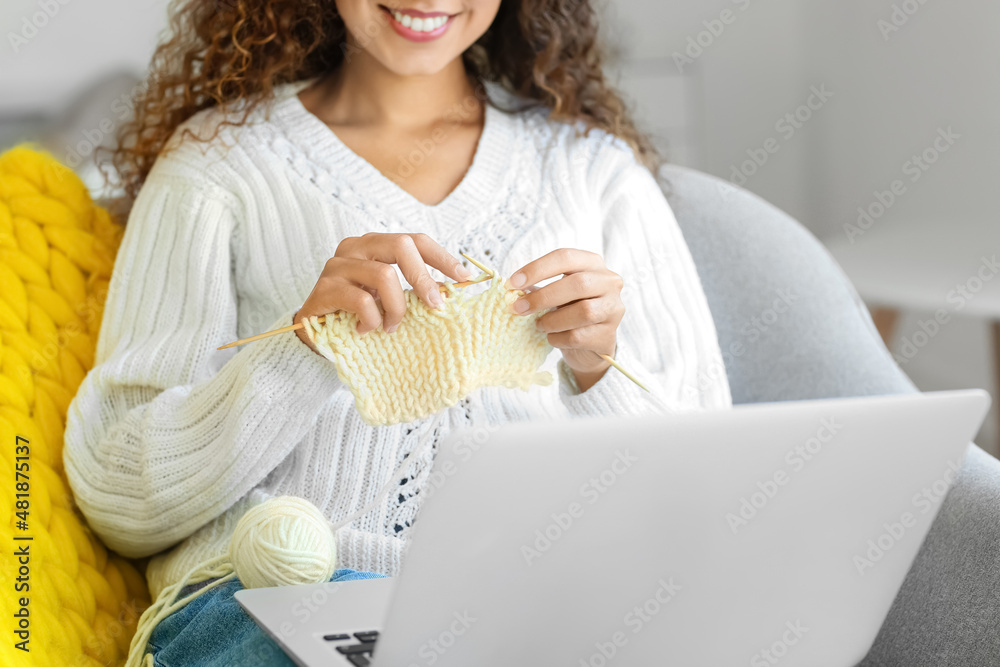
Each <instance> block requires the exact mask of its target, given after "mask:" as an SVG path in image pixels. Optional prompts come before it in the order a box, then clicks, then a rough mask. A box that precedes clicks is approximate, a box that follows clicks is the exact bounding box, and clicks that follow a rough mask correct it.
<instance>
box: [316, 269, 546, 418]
mask: <svg viewBox="0 0 1000 667" xmlns="http://www.w3.org/2000/svg"><path fill="white" fill-rule="evenodd" d="M490 275H491V276H492V280H491V283H490V286H489V288H488V289H487V290H486V291H484V292H481V293H478V294H472V293H471V292H469V291H467V290H468V288H463V287H455V286H454V285H453V284H451V283H446V284H444V285H443V286H442V290H443V291H444V294H443V295H442V296H443V297H444V306H442V307H441V308H440V309H433V308H430V307H429V306H427V305H426V304H425V303H424V302H423V301H422V300H421V299H420V298H419V297H418V296H417V295H416V294H415V293H414V292H413V290H406V292H405V296H406V315H405V316H404V317H403V320H402V322H400V324H399V328H398V329H396V331H395V332H393V333H391V334H390V333H386V332H385V331H384V330H383V329H382V328H381V327H380V328H378V329H376V330H374V331H371V332H369V333H367V334H364V335H361V334H358V333H357V323H358V317H357V315H355V314H353V313H346V312H340V313H337V314H335V315H329V316H327V317H326V318H325V321H324V322H320V321H319V316H317V315H313V316H312V317H310V318H306V319H303V326H304V328H305V330H306V334H307V335H308V336H309V339H310V340H311V341H312V342H313V344H314V345H315V346H316V348H317V349H318V350H319V351H320V353H321V354H322V355H323V356H324V357H326V358H327V359H329V360H330V361H332V362H333V363H334V364H335V365H336V367H337V374H338V376H339V377H340V379H341V381H342V382H343V383H344V384H346V385H347V386H348V387H350V389H351V391H352V393H353V394H354V399H355V404H356V405H357V408H358V412H360V413H361V416H362V418H364V420H365V421H367V422H368V423H370V424H374V425H388V424H396V423H400V422H408V421H412V420H414V419H419V418H421V417H425V416H427V415H430V414H433V413H434V412H437V411H438V410H440V409H442V408H445V407H448V406H451V405H455V404H456V403H458V402H459V401H460V400H462V398H464V397H465V396H468V395H469V394H470V393H471V392H472V391H474V390H475V389H477V388H479V387H486V386H504V387H519V388H521V389H523V390H527V389H528V388H529V387H530V386H531V385H532V384H542V385H548V384H551V383H552V381H553V377H552V374H551V373H549V372H548V371H543V372H539V371H538V368H539V366H541V364H542V363H543V362H544V361H545V358H546V357H547V356H548V354H549V352H550V351H551V350H552V346H551V345H549V342H548V339H547V336H546V334H545V332H543V331H540V330H539V329H538V328H537V327H536V326H535V321H536V320H537V319H538V318H539V317H541V316H542V315H544V314H545V311H541V312H537V313H532V314H531V315H516V314H514V313H513V312H512V311H511V309H510V304H511V303H512V302H513V301H514V300H515V299H517V298H518V297H519V296H521V295H523V294H524V293H525V292H523V291H521V290H510V289H507V288H506V287H505V286H504V279H503V278H501V277H500V276H499V275H498V274H495V273H492V274H490ZM484 277H485V276H480V278H478V279H475V280H481V279H483V278H484Z"/></svg>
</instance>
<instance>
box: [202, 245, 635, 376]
mask: <svg viewBox="0 0 1000 667" xmlns="http://www.w3.org/2000/svg"><path fill="white" fill-rule="evenodd" d="M461 254H462V256H463V257H465V258H466V259H467V260H469V261H470V262H472V263H473V264H474V265H475V266H476V268H478V269H479V270H480V271H482V272H483V273H484V274H486V275H485V276H480V277H479V278H473V279H472V280H465V281H463V282H460V283H453V284H452V285H453V286H454V287H468V286H469V285H475V284H476V283H480V282H483V281H486V280H490V279H492V278H494V277H495V276H496V271H494V270H493V269H491V268H489V267H487V266H485V265H484V264H482V263H480V262H477V261H476V260H475V259H473V258H472V257H469V256H468V255H466V254H465V253H464V252H463V253H461ZM326 317H327V316H326V315H320V316H319V317H318V318H317V320H318V321H319V322H320V323H321V324H322V323H323V322H326ZM302 327H303V324H302V322H299V323H298V324H290V325H288V326H287V327H281V328H280V329H275V330H274V331H265V332H264V333H261V334H257V335H256V336H250V337H249V338H241V339H240V340H237V341H233V342H232V343H226V344H225V345H222V346H220V347H217V348H216V349H217V350H225V349H227V348H230V347H237V346H239V345H244V344H246V343H252V342H254V341H255V340H261V339H262V338H269V337H271V336H277V335H278V334H282V333H286V332H289V331H296V330H298V329H301V328H302ZM600 356H601V358H602V359H604V360H605V361H607V362H608V363H609V364H611V365H612V366H614V367H615V368H617V369H618V370H619V371H621V373H622V375H624V376H625V377H627V378H628V379H629V380H631V381H632V382H634V383H636V384H637V385H639V386H640V387H642V388H643V389H645V390H646V391H647V392H648V391H649V389H648V388H647V387H646V385H644V384H643V383H641V382H639V380H637V379H636V378H635V376H633V375H632V374H631V373H629V372H628V371H627V370H625V369H624V368H622V367H621V366H620V365H619V364H618V362H617V361H615V360H614V359H612V358H611V356H610V355H607V354H601V355H600Z"/></svg>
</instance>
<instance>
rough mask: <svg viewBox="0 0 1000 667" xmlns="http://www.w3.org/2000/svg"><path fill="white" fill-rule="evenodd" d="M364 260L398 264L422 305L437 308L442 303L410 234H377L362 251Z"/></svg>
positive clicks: (436, 284) (434, 281)
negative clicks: (364, 256) (364, 255)
mask: <svg viewBox="0 0 1000 667" xmlns="http://www.w3.org/2000/svg"><path fill="white" fill-rule="evenodd" d="M364 252H365V254H366V255H367V256H366V259H371V260H375V261H379V262H384V263H387V264H398V265H399V269H400V271H402V272H403V277H404V278H406V280H407V282H409V283H410V285H411V286H412V287H413V291H414V292H415V293H416V294H417V296H418V297H420V298H421V299H422V300H423V301H424V303H426V304H427V305H429V306H430V307H432V308H437V307H439V306H440V305H442V304H443V303H444V299H443V298H442V297H441V292H440V291H439V290H438V283H437V281H436V280H434V279H433V278H431V274H430V272H428V270H427V264H426V263H425V262H424V258H423V256H422V255H421V254H420V251H419V250H418V249H417V244H416V242H415V241H414V240H413V237H412V236H411V235H410V234H379V235H378V237H377V238H376V239H375V240H374V241H373V242H372V243H370V244H369V245H367V246H366V247H365V250H364Z"/></svg>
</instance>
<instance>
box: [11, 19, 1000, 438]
mask: <svg viewBox="0 0 1000 667" xmlns="http://www.w3.org/2000/svg"><path fill="white" fill-rule="evenodd" d="M600 8H601V12H602V14H603V15H604V18H605V23H604V28H605V36H606V38H607V41H608V44H609V47H610V52H611V56H612V57H611V59H610V62H609V63H608V71H609V75H610V76H611V78H612V80H613V81H616V82H618V84H619V86H620V88H621V89H622V90H623V91H624V92H625V94H626V95H627V97H628V98H629V99H630V100H632V101H633V103H634V104H635V106H636V111H637V114H638V116H639V118H640V121H641V123H642V124H643V126H644V127H645V128H646V129H647V130H648V131H650V132H651V133H652V134H653V135H654V136H655V137H656V139H657V142H658V144H659V145H660V147H661V148H662V149H663V150H664V152H665V153H666V155H667V157H668V159H670V161H672V162H677V163H681V164H685V165H689V166H692V167H695V168H698V169H701V170H703V171H707V172H709V173H712V174H715V175H718V176H720V177H722V178H724V179H728V180H730V181H732V182H734V183H736V184H739V185H742V186H743V187H746V188H748V189H749V190H751V191H753V192H755V193H757V194H759V195H760V196H762V197H764V198H765V199H767V200H769V201H771V202H772V203H774V204H775V205H777V206H779V207H780V208H782V209H784V210H786V211H787V212H788V213H790V214H791V215H792V216H794V217H796V218H798V219H799V220H801V221H802V222H803V224H805V225H806V226H807V227H809V228H810V229H811V230H812V231H813V232H814V233H816V234H817V235H818V236H820V237H821V238H822V239H823V240H824V241H825V242H827V243H828V244H829V245H830V246H831V248H836V247H847V250H848V251H851V250H853V249H854V248H860V247H863V246H864V243H866V242H868V240H869V239H871V240H872V241H871V243H870V244H869V245H872V246H873V245H874V243H875V239H876V238H880V239H882V241H881V242H882V243H883V244H885V245H887V246H888V247H889V248H891V249H895V250H898V251H899V253H901V254H900V256H899V257H895V258H891V257H890V258H887V259H885V260H884V267H885V268H884V280H885V282H886V285H889V284H890V283H891V282H892V281H893V280H895V281H896V282H897V283H898V282H899V281H902V282H904V283H905V282H906V281H907V280H909V279H908V278H906V277H905V275H904V274H903V273H899V272H896V273H893V271H895V269H894V268H893V267H895V266H897V264H900V262H903V260H905V252H906V250H907V248H906V246H907V244H909V243H910V242H911V241H910V238H911V237H910V236H908V235H907V234H908V232H907V230H910V229H912V230H917V229H919V230H925V232H921V233H922V234H923V236H922V237H921V238H931V236H929V234H931V232H934V233H937V232H940V233H941V234H943V236H942V237H941V238H944V239H945V241H944V242H945V243H947V242H949V241H948V239H953V240H956V242H957V241H959V240H960V241H962V242H964V243H966V244H969V246H968V247H970V248H981V251H982V254H983V255H984V256H990V255H992V254H993V253H995V252H997V251H998V250H1000V248H998V247H997V246H998V245H1000V236H998V231H997V230H1000V225H998V224H997V222H996V220H995V212H994V211H995V199H996V193H997V192H998V188H997V186H996V184H995V181H996V179H997V177H998V176H1000V157H998V156H1000V123H998V122H997V119H1000V86H998V85H997V84H998V81H997V79H998V77H1000V43H998V42H997V40H996V39H994V38H993V33H994V32H995V31H996V29H997V28H998V27H1000V4H998V3H984V2H982V1H981V0H949V2H941V1H939V0H837V1H836V2H829V1H820V0H767V1H765V0H697V1H696V0H666V1H664V0H605V1H603V2H601V3H600ZM165 16H166V9H165V0H4V2H3V3H2V4H0V29H2V30H0V32H2V34H3V37H4V43H3V44H2V45H0V148H2V147H6V146H9V145H11V144H12V143H14V142H16V141H18V140H20V139H24V138H39V137H41V138H44V139H45V141H46V145H47V146H49V147H50V149H51V150H53V152H54V153H55V154H56V155H57V156H59V157H62V158H63V159H65V160H67V161H69V162H74V161H75V159H76V157H75V156H77V157H80V158H81V165H80V167H79V168H80V169H81V171H83V172H84V173H85V176H86V178H87V179H88V183H92V184H93V185H94V187H97V184H98V180H97V179H96V176H95V174H93V173H88V172H86V166H85V164H84V160H83V159H82V158H84V157H86V156H83V155H80V154H81V152H82V151H81V148H86V146H87V145H89V144H92V143H94V142H96V141H99V140H104V139H106V136H105V135H108V134H109V133H110V132H113V130H114V128H115V127H116V126H117V124H118V123H120V121H121V119H122V117H123V115H122V114H123V112H122V110H123V108H124V107H123V105H127V103H128V100H129V98H130V94H131V93H132V92H134V91H135V86H136V85H137V84H138V83H139V81H140V80H141V74H142V70H143V68H144V66H145V65H146V63H147V62H148V59H149V57H150V55H151V53H152V50H153V46H154V44H155V41H156V38H157V35H158V34H159V31H160V30H161V29H162V27H163V26H164V25H165ZM943 136H947V137H950V139H949V141H948V142H946V143H942V142H941V141H938V138H939V137H943ZM936 141H938V143H937V145H938V147H941V146H945V145H947V150H946V151H941V150H932V147H934V146H935V142H936ZM928 150H931V152H930V154H927V151H928ZM925 155H926V156H928V157H934V162H933V163H932V164H929V163H927V161H922V160H920V159H919V157H920V156H925ZM914 156H917V157H918V159H917V160H916V161H914V160H913V158H914ZM894 181H895V182H899V183H901V184H903V185H902V186H901V187H900V189H899V191H898V192H899V194H896V195H892V197H891V199H892V201H891V204H889V205H888V206H883V207H882V208H883V209H884V210H881V209H879V207H878V206H877V205H875V204H876V202H878V201H879V197H880V196H881V197H882V200H881V201H883V202H885V201H888V200H887V199H886V193H889V194H891V193H892V184H893V182H894ZM873 205H874V208H872V207H873ZM859 207H860V208H861V209H862V210H874V211H875V212H879V211H880V210H881V213H880V215H879V216H878V217H877V218H874V219H872V230H871V233H868V230H867V229H866V230H864V231H865V232H866V234H865V235H864V236H863V238H854V237H853V236H852V232H851V230H852V226H853V229H854V230H855V231H856V230H857V225H858V220H859V210H858V209H859ZM876 228H877V229H876ZM890 230H895V235H894V236H893V235H889V231H890ZM926 230H931V231H930V232H927V231H926ZM876 232H877V233H876ZM883 232H885V233H883ZM912 238H917V235H916V232H913V235H912ZM934 238H937V237H934ZM914 243H915V242H914ZM934 243H940V241H933V243H932V246H933V244H934ZM925 251H926V248H925ZM969 252H972V251H971V250H966V249H965V246H963V249H962V250H961V253H966V254H968V253H969ZM839 256H840V255H838V257H839ZM941 256H942V257H945V256H950V257H951V258H952V261H953V260H954V256H955V253H952V254H951V255H948V253H947V252H942V255H941ZM962 256H964V255H962ZM872 257H874V259H873V258H872ZM872 257H869V258H868V259H867V260H866V261H868V262H869V264H874V268H875V272H874V273H871V272H869V274H866V275H867V278H866V280H867V279H872V276H874V278H873V280H874V281H875V282H876V283H877V282H878V281H879V280H881V279H883V275H882V274H880V273H879V272H878V268H879V266H880V264H879V262H882V261H883V260H880V259H879V258H878V256H877V255H873V256H872ZM920 257H921V259H920V260H919V261H920V262H921V263H919V264H918V268H922V267H924V266H927V267H928V268H930V267H931V266H932V265H933V264H934V261H935V257H936V256H935V255H933V254H931V255H927V254H926V252H925V253H924V255H921V256H920ZM901 258H902V259H901ZM968 259H969V261H970V262H972V260H973V259H976V260H977V261H978V258H977V257H973V256H972V255H971V254H970V255H969V256H968ZM845 261H846V256H845ZM944 261H945V260H944V259H942V263H943V262H944ZM894 262H896V263H895V264H894ZM904 263H905V262H904ZM973 269H975V265H974V263H973V264H970V267H969V271H972V270H973ZM849 273H850V272H849ZM943 275H945V274H943ZM946 275H951V274H946ZM970 275H972V274H971V273H970ZM852 277H853V274H852ZM995 283H996V284H995V285H990V287H989V289H991V290H997V289H998V288H1000V280H998V281H995ZM987 291H988V290H986V289H984V291H983V293H984V294H985V293H986V292H987ZM864 293H865V292H864V291H863V294H864ZM915 303H922V302H919V301H917V302H915ZM929 303H930V301H929ZM989 303H990V301H989V299H988V298H985V297H980V298H979V301H978V304H979V305H980V306H983V308H981V309H980V310H981V312H977V313H975V314H973V313H970V312H969V311H965V312H961V313H959V312H955V313H951V314H952V315H954V316H953V317H950V318H949V321H948V323H947V325H945V326H942V327H940V330H939V331H936V332H935V333H934V335H933V336H929V337H927V338H928V340H927V342H926V343H925V344H924V345H920V346H919V347H918V348H916V353H914V354H912V355H909V354H908V353H907V354H903V352H904V351H905V346H906V344H907V343H908V342H910V341H912V340H913V336H914V334H917V335H919V331H920V323H921V322H925V321H926V318H927V317H928V311H927V310H926V309H927V308H930V306H925V307H924V308H925V309H924V310H921V308H920V307H915V306H912V305H911V306H910V307H907V308H901V309H900V313H901V314H900V317H899V319H898V321H897V322H896V326H895V329H894V333H893V335H892V338H891V340H892V341H893V349H894V352H895V353H896V354H897V358H898V359H900V360H902V361H903V362H904V370H905V371H906V372H907V373H908V374H909V375H910V376H911V377H912V378H913V379H914V381H915V382H916V383H917V384H918V386H920V388H921V389H924V390H935V389H946V388H957V387H971V386H980V387H985V388H987V389H990V390H991V391H993V393H994V396H996V388H997V387H996V380H995V374H996V370H997V368H996V362H995V356H996V350H995V342H994V338H991V332H992V331H993V329H992V328H991V327H992V322H993V321H995V320H997V319H1000V311H998V312H997V314H996V317H993V318H991V317H990V312H991V311H990V308H987V307H986V306H987V305H988V304H989ZM997 303H998V304H1000V298H998V299H997ZM890 305H891V304H890ZM998 331H1000V329H998ZM910 347H911V348H913V347H914V346H912V345H911V346H910ZM996 424H997V419H996V418H994V419H990V420H987V423H986V425H985V426H984V428H983V431H982V432H981V434H980V436H979V438H978V439H977V441H978V442H980V444H982V445H983V446H984V447H986V448H987V449H991V450H992V451H994V452H995V453H996V452H997V451H998V444H997V441H998V436H1000V432H998V431H1000V429H998V428H997V426H996Z"/></svg>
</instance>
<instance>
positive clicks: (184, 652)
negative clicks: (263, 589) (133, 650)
mask: <svg viewBox="0 0 1000 667" xmlns="http://www.w3.org/2000/svg"><path fill="white" fill-rule="evenodd" d="M382 576H383V575H381V574H375V573H372V572H356V571H355V570H347V569H342V570H337V571H335V572H334V573H333V577H331V578H330V581H353V580H355V579H377V578H380V577H382ZM207 583H209V582H203V584H207ZM194 588H195V587H188V588H187V589H185V590H184V592H182V596H183V595H185V594H187V593H188V592H190V591H191V590H194ZM241 588H243V586H242V585H240V582H239V580H238V579H233V580H232V581H227V582H226V583H224V584H221V585H219V586H216V587H215V588H213V589H212V590H210V591H208V592H207V593H205V594H203V595H199V596H198V597H196V598H195V599H194V600H192V601H191V602H189V603H188V604H187V605H185V606H184V607H182V608H181V609H178V610H177V611H175V612H174V613H173V614H171V615H170V616H167V617H166V618H165V619H163V620H162V621H160V622H159V623H158V624H157V626H156V628H154V630H153V634H152V636H151V637H150V639H149V644H148V645H147V647H146V650H147V651H148V652H150V653H152V654H153V664H154V665H155V666H156V667H196V666H197V667H230V666H231V665H239V666H240V667H295V663H294V662H292V660H291V658H289V657H288V656H287V655H285V652H284V651H282V650H281V648H280V647H279V646H278V644H277V643H275V641H274V640H273V639H271V638H270V637H268V636H267V634H266V633H265V632H264V631H263V630H261V629H260V627H259V626H258V625H257V623H255V622H254V620H253V619H252V618H250V616H248V615H247V613H246V612H245V611H243V608H242V607H240V604H239V603H238V602H237V601H236V599H235V598H234V597H233V594H234V593H236V591H238V590H240V589H241ZM189 589H190V590H189Z"/></svg>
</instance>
